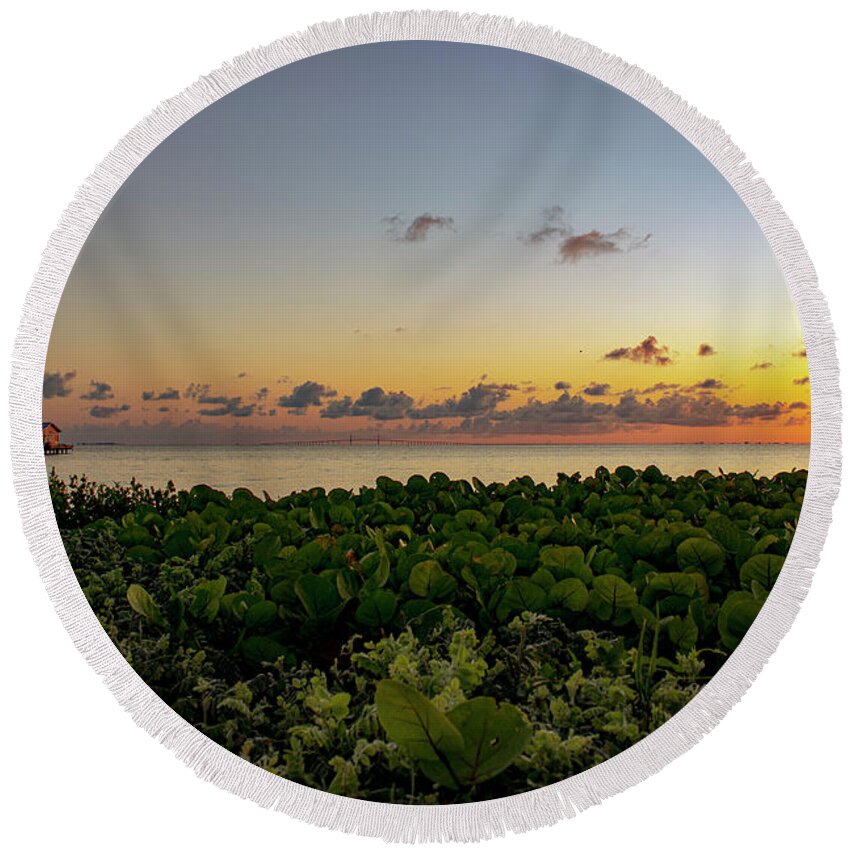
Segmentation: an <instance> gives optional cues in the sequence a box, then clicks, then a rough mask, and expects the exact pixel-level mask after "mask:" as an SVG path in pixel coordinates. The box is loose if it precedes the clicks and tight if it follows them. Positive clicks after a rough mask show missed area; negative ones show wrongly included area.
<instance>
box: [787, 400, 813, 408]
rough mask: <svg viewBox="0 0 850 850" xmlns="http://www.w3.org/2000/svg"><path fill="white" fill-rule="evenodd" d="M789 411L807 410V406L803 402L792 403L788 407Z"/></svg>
mask: <svg viewBox="0 0 850 850" xmlns="http://www.w3.org/2000/svg"><path fill="white" fill-rule="evenodd" d="M788 409H789V410H808V409H809V405H808V404H806V402H804V401H792V402H791V404H789V405H788Z"/></svg>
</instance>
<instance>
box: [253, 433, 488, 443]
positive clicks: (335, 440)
mask: <svg viewBox="0 0 850 850" xmlns="http://www.w3.org/2000/svg"><path fill="white" fill-rule="evenodd" d="M263 445H268V446H475V445H479V444H478V443H472V442H463V441H461V440H421V439H417V438H415V437H411V438H407V437H382V436H381V435H380V434H378V435H377V436H375V437H354V436H348V437H342V438H320V439H317V440H280V441H275V442H274V443H264V444H263Z"/></svg>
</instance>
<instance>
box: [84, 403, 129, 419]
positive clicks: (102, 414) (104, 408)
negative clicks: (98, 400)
mask: <svg viewBox="0 0 850 850" xmlns="http://www.w3.org/2000/svg"><path fill="white" fill-rule="evenodd" d="M129 409H130V405H129V404H120V405H119V404H116V405H98V404H96V405H95V406H94V407H91V408H89V416H92V417H94V418H95V419H111V418H112V417H113V416H117V415H118V414H119V413H126V412H127V411H128V410H129Z"/></svg>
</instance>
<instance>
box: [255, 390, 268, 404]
mask: <svg viewBox="0 0 850 850" xmlns="http://www.w3.org/2000/svg"><path fill="white" fill-rule="evenodd" d="M268 395H269V388H268V387H260V388H259V389H258V390H257V392H256V394H255V398H256V399H257V401H265V400H266V398H268Z"/></svg>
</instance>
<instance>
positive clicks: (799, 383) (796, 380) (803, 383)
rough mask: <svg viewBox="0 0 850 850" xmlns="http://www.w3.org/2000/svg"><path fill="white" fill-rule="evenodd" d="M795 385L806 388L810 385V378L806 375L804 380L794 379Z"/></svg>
mask: <svg viewBox="0 0 850 850" xmlns="http://www.w3.org/2000/svg"><path fill="white" fill-rule="evenodd" d="M794 383H795V384H796V385H797V386H798V387H802V386H805V385H806V384H808V383H809V376H808V375H806V376H805V377H804V378H794Z"/></svg>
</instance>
